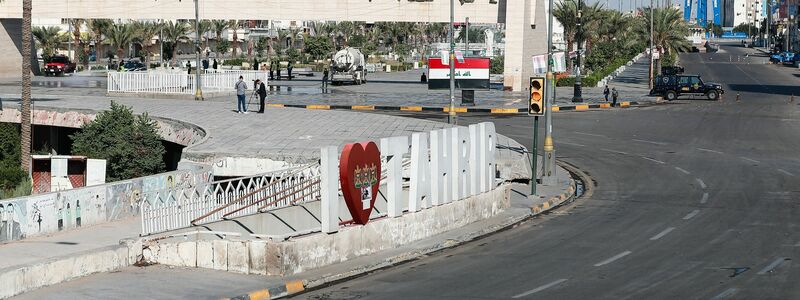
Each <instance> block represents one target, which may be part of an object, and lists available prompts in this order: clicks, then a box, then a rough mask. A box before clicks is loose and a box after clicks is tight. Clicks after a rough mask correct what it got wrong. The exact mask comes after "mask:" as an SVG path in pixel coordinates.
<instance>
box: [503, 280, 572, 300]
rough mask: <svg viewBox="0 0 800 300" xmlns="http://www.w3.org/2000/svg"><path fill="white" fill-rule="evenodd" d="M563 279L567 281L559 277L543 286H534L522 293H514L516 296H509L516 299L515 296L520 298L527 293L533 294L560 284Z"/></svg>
mask: <svg viewBox="0 0 800 300" xmlns="http://www.w3.org/2000/svg"><path fill="white" fill-rule="evenodd" d="M564 281H567V279H565V278H561V279H559V280H556V281H553V282H551V283H548V284H545V285H543V286H540V287H537V288H535V289H532V290H530V291H527V292H524V293H522V294H519V295H516V296H514V297H511V298H514V299H516V298H522V297H525V296H528V295H530V294H533V293H538V292H541V291H544V290H546V289H549V288H551V287H554V286H556V285H559V284H561V283H562V282H564Z"/></svg>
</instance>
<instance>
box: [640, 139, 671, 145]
mask: <svg viewBox="0 0 800 300" xmlns="http://www.w3.org/2000/svg"><path fill="white" fill-rule="evenodd" d="M633 140H634V141H637V142H642V143H648V144H654V145H660V146H664V145H666V144H667V143H664V142H656V141H648V140H640V139H633Z"/></svg>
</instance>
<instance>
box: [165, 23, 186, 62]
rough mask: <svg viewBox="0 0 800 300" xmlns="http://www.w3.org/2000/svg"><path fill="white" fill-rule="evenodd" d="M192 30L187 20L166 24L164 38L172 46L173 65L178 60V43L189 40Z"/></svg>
mask: <svg viewBox="0 0 800 300" xmlns="http://www.w3.org/2000/svg"><path fill="white" fill-rule="evenodd" d="M190 31H191V29H190V28H189V25H188V24H187V23H186V21H177V22H172V21H169V22H168V23H166V24H164V40H166V41H167V42H169V43H170V44H171V45H172V47H170V49H171V50H172V52H171V53H172V66H175V63H176V62H177V55H176V54H177V52H178V43H179V42H182V41H187V40H189V37H188V34H189V32H190Z"/></svg>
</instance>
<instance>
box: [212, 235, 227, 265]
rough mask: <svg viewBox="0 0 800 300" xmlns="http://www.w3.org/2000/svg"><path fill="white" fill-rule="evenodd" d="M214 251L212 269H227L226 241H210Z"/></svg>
mask: <svg viewBox="0 0 800 300" xmlns="http://www.w3.org/2000/svg"><path fill="white" fill-rule="evenodd" d="M211 245H212V246H213V248H214V249H213V252H214V254H213V255H214V263H213V264H214V267H213V268H214V270H221V271H227V270H228V241H226V240H220V241H213V242H211Z"/></svg>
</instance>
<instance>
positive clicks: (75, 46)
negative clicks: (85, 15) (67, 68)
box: [68, 19, 88, 60]
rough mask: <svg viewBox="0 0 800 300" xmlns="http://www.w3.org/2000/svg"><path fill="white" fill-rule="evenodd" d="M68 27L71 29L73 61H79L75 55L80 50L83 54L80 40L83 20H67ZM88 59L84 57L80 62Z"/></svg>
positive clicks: (81, 40)
mask: <svg viewBox="0 0 800 300" xmlns="http://www.w3.org/2000/svg"><path fill="white" fill-rule="evenodd" d="M68 22H69V25H70V27H72V32H70V33H71V34H72V51H75V53H76V54H75V57H74V58H73V59H74V60H78V59H81V58H79V57H78V55H77V53H78V51H79V49H80V51H81V53H83V39H81V26H83V23H85V22H84V20H83V19H69V21H68ZM84 59H88V58H87V57H84V58H83V59H81V60H84Z"/></svg>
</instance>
